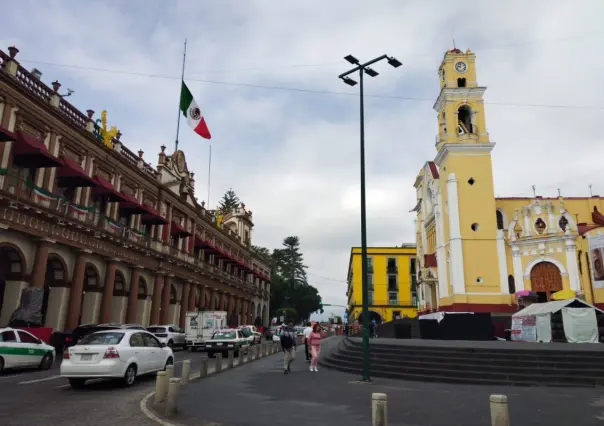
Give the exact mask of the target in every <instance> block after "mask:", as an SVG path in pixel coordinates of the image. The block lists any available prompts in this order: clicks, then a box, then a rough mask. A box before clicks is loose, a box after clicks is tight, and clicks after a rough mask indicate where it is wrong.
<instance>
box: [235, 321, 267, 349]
mask: <svg viewBox="0 0 604 426" xmlns="http://www.w3.org/2000/svg"><path fill="white" fill-rule="evenodd" d="M239 329H240V330H247V331H248V332H249V334H250V335H251V336H252V339H251V342H250V343H251V344H252V345H259V344H260V342H261V341H262V334H260V332H259V331H258V329H257V328H256V327H254V326H253V325H242V326H240V327H239Z"/></svg>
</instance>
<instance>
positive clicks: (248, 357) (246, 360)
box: [243, 347, 250, 362]
mask: <svg viewBox="0 0 604 426" xmlns="http://www.w3.org/2000/svg"><path fill="white" fill-rule="evenodd" d="M243 362H250V348H249V347H248V348H247V349H246V350H245V357H244V358H243Z"/></svg>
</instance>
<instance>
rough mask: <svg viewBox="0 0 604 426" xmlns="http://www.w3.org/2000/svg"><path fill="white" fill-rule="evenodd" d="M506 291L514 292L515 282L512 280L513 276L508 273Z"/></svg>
mask: <svg viewBox="0 0 604 426" xmlns="http://www.w3.org/2000/svg"><path fill="white" fill-rule="evenodd" d="M508 292H509V293H510V294H514V293H516V282H515V281H514V276H513V275H510V276H509V277H508Z"/></svg>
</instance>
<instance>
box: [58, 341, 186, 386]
mask: <svg viewBox="0 0 604 426" xmlns="http://www.w3.org/2000/svg"><path fill="white" fill-rule="evenodd" d="M170 364H174V354H173V353H172V349H171V348H169V347H167V346H166V345H165V344H163V343H161V342H160V341H159V340H158V339H157V337H155V336H154V335H153V334H151V333H149V332H147V331H145V330H106V331H98V332H96V333H92V334H89V335H88V336H86V337H84V338H83V339H81V340H80V341H79V342H78V343H77V344H76V345H75V346H72V347H70V348H68V349H66V350H65V352H64V353H63V362H62V363H61V377H65V378H67V379H69V384H70V385H71V387H72V388H76V389H77V388H81V387H83V386H84V384H85V383H86V380H88V379H100V378H106V379H121V380H122V381H123V383H124V384H125V385H126V386H131V385H132V384H133V383H134V381H135V380H136V377H137V376H140V375H143V374H149V373H154V372H156V371H160V370H164V369H165V368H166V366H167V365H170Z"/></svg>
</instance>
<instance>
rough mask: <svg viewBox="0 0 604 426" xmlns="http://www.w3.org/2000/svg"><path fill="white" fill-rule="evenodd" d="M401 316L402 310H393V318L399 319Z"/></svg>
mask: <svg viewBox="0 0 604 426" xmlns="http://www.w3.org/2000/svg"><path fill="white" fill-rule="evenodd" d="M400 317H401V311H392V320H393V321H394V320H395V319H399V318H400Z"/></svg>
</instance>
